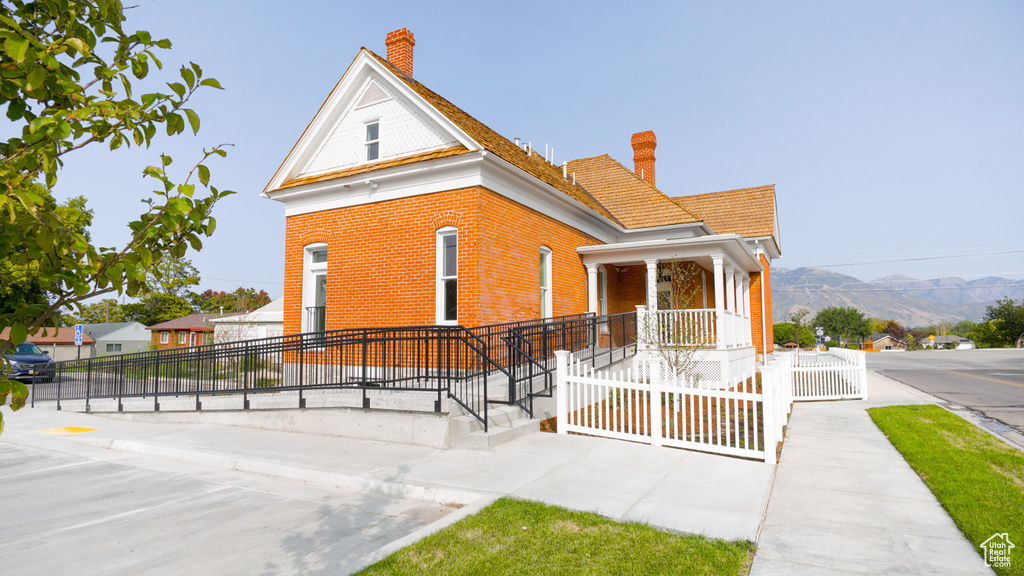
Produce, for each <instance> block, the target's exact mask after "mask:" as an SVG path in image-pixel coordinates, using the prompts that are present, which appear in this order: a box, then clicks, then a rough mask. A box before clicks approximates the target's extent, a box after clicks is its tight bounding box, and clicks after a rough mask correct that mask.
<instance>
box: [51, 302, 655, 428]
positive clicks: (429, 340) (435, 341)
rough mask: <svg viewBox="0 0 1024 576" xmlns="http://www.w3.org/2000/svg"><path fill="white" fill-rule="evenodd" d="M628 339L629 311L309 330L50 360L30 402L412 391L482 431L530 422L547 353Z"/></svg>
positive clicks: (547, 383)
mask: <svg viewBox="0 0 1024 576" xmlns="http://www.w3.org/2000/svg"><path fill="white" fill-rule="evenodd" d="M612 334H614V337H612V336H611V335H612ZM635 335H636V315H635V313H629V314H621V315H617V316H611V317H608V316H604V317H595V316H593V315H586V314H578V315H572V316H565V317H560V318H555V319H549V320H546V321H541V320H534V321H524V322H514V323H508V324H498V325H490V326H481V327H477V328H469V329H467V328H465V327H462V326H422V327H406V328H369V329H344V330H333V331H329V332H313V333H306V334H296V335H290V336H278V337H272V338H262V339H257V340H246V341H241V342H226V343H219V344H208V345H204V346H193V347H189V348H174V349H167V350H157V351H153V352H139V353H133V354H122V355H117V356H103V357H98V358H86V359H81V360H68V361H64V362H58V363H57V365H56V374H55V377H54V379H53V381H52V382H48V383H36V384H35V385H34V386H33V390H32V402H33V404H34V403H35V402H36V401H47V400H49V401H56V402H57V408H58V409H60V406H61V402H62V401H66V400H85V405H86V410H89V408H90V402H91V401H92V400H93V399H99V398H103V399H111V398H114V399H117V403H118V410H122V409H123V403H124V401H125V400H126V399H150V398H151V399H152V402H153V410H160V399H161V398H166V397H178V398H182V397H186V398H190V399H191V398H193V397H194V400H195V409H196V410H201V409H202V407H203V406H202V405H203V399H204V398H208V397H211V396H215V395H228V394H234V395H241V396H242V398H243V407H244V408H249V400H250V397H251V396H252V395H254V394H266V393H274V392H297V396H298V400H297V406H298V407H300V408H303V407H305V406H306V395H307V393H309V392H311V391H319V390H341V389H347V390H359V391H361V394H362V406H363V407H364V408H372V407H373V406H371V399H372V394H371V391H374V390H382V389H386V390H393V391H400V390H413V391H419V392H427V393H431V394H435V395H436V398H435V401H434V409H435V410H436V411H440V410H441V404H442V400H443V398H444V397H445V396H446V395H447V397H448V398H450V399H451V400H452V401H454V402H456V403H458V404H459V405H461V406H462V407H463V408H465V409H466V410H467V411H468V412H469V413H471V414H472V415H473V416H474V417H476V418H477V419H478V420H480V421H481V422H482V423H483V424H484V428H485V429H486V427H487V406H488V402H495V401H498V402H502V403H515V404H518V405H519V406H521V407H523V409H524V410H527V411H528V412H529V413H530V414H531V415H532V397H533V395H534V394H536V393H538V390H539V391H540V392H541V393H542V392H543V391H544V390H545V389H547V390H550V387H551V385H552V383H553V380H552V370H553V362H552V361H549V360H550V359H551V358H553V353H554V350H561V349H567V350H572V351H573V352H577V353H579V352H581V351H585V350H591V351H592V357H594V358H597V357H598V356H599V355H600V354H602V353H605V352H607V353H608V354H612V349H613V348H616V347H617V348H618V349H619V350H620V352H621V353H622V354H623V355H625V353H626V352H625V350H626V349H627V348H628V347H629V346H633V345H635ZM634 348H635V346H634ZM609 358H611V356H609ZM538 377H540V379H539V380H538ZM538 382H540V383H539V384H538ZM505 383H507V384H508V388H509V391H508V400H507V401H506V400H504V398H502V399H501V400H488V387H489V386H494V385H495V384H501V385H504V384H505ZM538 387H539V388H538Z"/></svg>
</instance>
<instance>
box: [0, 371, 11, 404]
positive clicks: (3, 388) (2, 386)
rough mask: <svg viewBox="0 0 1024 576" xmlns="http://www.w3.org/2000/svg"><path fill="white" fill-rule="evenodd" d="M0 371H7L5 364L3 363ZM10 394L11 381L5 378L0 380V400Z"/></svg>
mask: <svg viewBox="0 0 1024 576" xmlns="http://www.w3.org/2000/svg"><path fill="white" fill-rule="evenodd" d="M0 370H3V371H4V372H6V371H7V362H4V363H3V368H0ZM10 393H11V381H10V380H7V379H6V378H4V379H2V380H0V398H3V397H4V396H7V395H8V394H10ZM0 405H2V404H0Z"/></svg>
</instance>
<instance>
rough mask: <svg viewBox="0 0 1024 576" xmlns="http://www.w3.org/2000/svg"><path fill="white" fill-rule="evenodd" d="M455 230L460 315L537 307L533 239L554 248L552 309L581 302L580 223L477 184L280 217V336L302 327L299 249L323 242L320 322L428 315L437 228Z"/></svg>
mask: <svg viewBox="0 0 1024 576" xmlns="http://www.w3.org/2000/svg"><path fill="white" fill-rule="evenodd" d="M444 226H455V227H456V228H458V230H459V267H458V279H459V323H460V324H463V325H465V326H477V325H482V324H492V323H497V322H504V321H509V320H519V319H527V318H537V317H539V315H540V246H541V245H546V246H548V247H549V248H551V249H552V268H553V270H552V294H553V313H554V314H555V315H556V316H557V315H562V314H570V313H576V312H585V311H586V310H587V283H586V269H585V267H584V266H583V264H582V262H581V261H580V258H579V256H578V255H577V254H576V248H577V247H578V246H583V245H590V244H596V243H598V242H597V241H596V240H595V239H594V238H591V237H589V236H587V235H585V234H582V233H580V232H579V231H577V230H575V229H573V228H571V227H569V226H566V225H564V224H562V223H559V222H557V221H555V220H554V219H552V218H550V217H548V216H545V215H543V214H540V213H539V212H536V211H534V210H531V209H529V208H526V207H524V206H521V205H519V204H517V203H515V202H512V201H511V200H508V199H506V198H504V197H502V196H500V195H498V194H496V193H494V192H491V191H490V190H487V189H485V188H481V187H474V188H466V189H461V190H452V191H446V192H439V193H436V194H429V195H424V196H416V197H411V198H402V199H398V200H391V201H388V202H383V203H375V204H368V205H362V206H353V207H349V208H338V209H334V210H325V211H321V212H315V213H311V214H302V215H297V216H290V217H288V218H287V219H286V234H285V294H284V298H285V302H284V306H285V314H284V329H285V333H286V334H293V333H297V332H299V331H300V330H301V326H302V315H303V314H304V313H305V311H304V310H302V282H303V267H304V266H305V247H306V246H307V245H309V244H312V243H316V242H324V243H326V244H327V246H328V271H327V329H328V330H332V329H338V328H359V327H377V326H415V325H427V324H434V322H435V309H436V302H435V285H436V266H437V263H436V242H437V236H436V232H437V230H438V229H439V228H442V227H444Z"/></svg>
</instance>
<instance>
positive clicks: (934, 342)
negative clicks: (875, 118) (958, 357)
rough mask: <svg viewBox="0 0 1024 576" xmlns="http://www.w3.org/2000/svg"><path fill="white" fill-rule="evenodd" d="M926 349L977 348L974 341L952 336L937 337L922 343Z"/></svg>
mask: <svg viewBox="0 0 1024 576" xmlns="http://www.w3.org/2000/svg"><path fill="white" fill-rule="evenodd" d="M922 344H923V345H924V347H925V348H953V349H956V350H970V349H972V348H976V346H975V345H974V340H970V339H968V338H964V337H963V336H957V335H956V334H950V335H949V336H936V337H935V338H934V339H933V338H928V339H926V340H925V341H924V342H922Z"/></svg>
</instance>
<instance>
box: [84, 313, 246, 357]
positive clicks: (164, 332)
mask: <svg viewBox="0 0 1024 576" xmlns="http://www.w3.org/2000/svg"><path fill="white" fill-rule="evenodd" d="M239 314H241V312H233V313H229V314H218V313H216V312H214V313H211V314H189V315H188V316H182V317H181V318H175V319H174V320H168V321H167V322H162V323H160V324H156V325H153V326H150V327H149V328H146V330H149V331H151V332H152V333H153V345H154V346H155V347H157V348H180V347H184V346H200V345H202V344H210V343H212V342H213V324H212V323H211V322H210V320H212V319H213V318H226V317H228V316H238V315H239ZM72 336H74V335H73V334H72Z"/></svg>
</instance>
